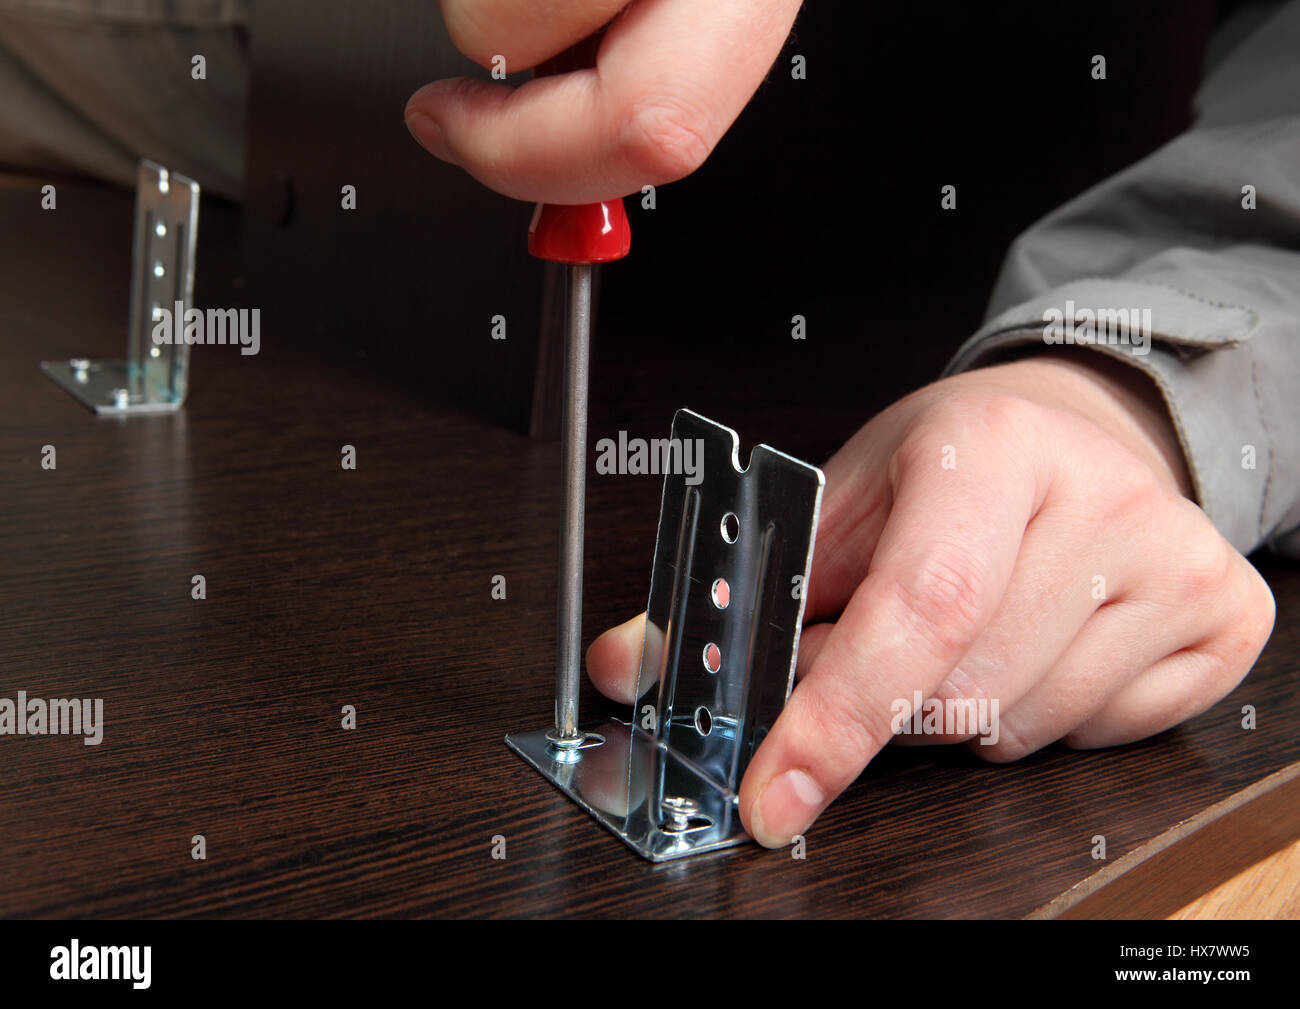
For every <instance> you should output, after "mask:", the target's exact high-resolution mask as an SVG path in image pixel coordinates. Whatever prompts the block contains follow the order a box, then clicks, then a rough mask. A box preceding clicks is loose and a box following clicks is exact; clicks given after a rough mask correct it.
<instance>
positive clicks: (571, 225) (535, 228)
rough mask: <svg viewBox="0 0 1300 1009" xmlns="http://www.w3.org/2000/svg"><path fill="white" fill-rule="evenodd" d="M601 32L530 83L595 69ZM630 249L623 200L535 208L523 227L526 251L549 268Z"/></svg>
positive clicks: (618, 255)
mask: <svg viewBox="0 0 1300 1009" xmlns="http://www.w3.org/2000/svg"><path fill="white" fill-rule="evenodd" d="M603 34H604V29H602V30H601V31H598V32H596V33H595V34H594V35H592V36H591V37H590V38H586V39H584V40H583V41H581V42H579V43H577V44H576V45H574V46H571V47H570V48H568V49H566V50H565V51H564V52H562V53H560V54H559V55H558V56H554V57H552V58H551V59H549V60H546V61H545V62H544V63H539V64H538V65H537V67H536V68H535V69H534V71H533V75H534V76H535V77H545V76H547V75H548V74H563V73H570V72H572V71H574V70H582V69H585V68H586V67H592V66H595V65H596V50H597V49H598V48H599V47H600V39H601V36H602V35H603ZM631 248H632V228H631V225H629V224H628V221H627V211H625V210H624V209H623V201H622V199H614V200H605V201H603V202H601V203H585V204H582V205H579V206H567V205H563V204H558V203H539V204H537V209H536V210H534V211H533V220H532V223H531V224H529V225H528V251H529V253H531V254H532V255H534V256H536V257H537V258H538V259H546V260H550V261H551V262H553V263H571V264H583V263H608V262H610V261H612V260H615V259H622V258H623V257H624V256H626V255H627V254H628V252H629V251H630V250H631Z"/></svg>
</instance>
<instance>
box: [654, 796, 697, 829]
mask: <svg viewBox="0 0 1300 1009" xmlns="http://www.w3.org/2000/svg"><path fill="white" fill-rule="evenodd" d="M659 805H660V808H661V809H662V810H663V813H664V816H665V817H667V822H666V823H665V824H664V826H663V830H664V833H666V834H681V833H683V832H685V831H687V830H689V829H690V826H691V818H692V817H695V816H699V813H700V804H699V803H698V802H696V801H695V800H694V799H688V798H686V797H685V796H681V795H670V796H667V797H666V798H665V799H664V801H663V802H661V803H660V804H659Z"/></svg>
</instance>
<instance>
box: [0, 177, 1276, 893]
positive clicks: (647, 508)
mask: <svg viewBox="0 0 1300 1009" xmlns="http://www.w3.org/2000/svg"><path fill="white" fill-rule="evenodd" d="M38 188H39V187H38V185H36V184H31V183H10V184H5V185H0V220H3V221H4V237H3V239H2V240H0V558H2V560H0V565H2V566H0V696H7V697H13V696H14V695H15V692H16V691H17V690H19V689H22V690H26V691H27V692H28V693H29V695H31V696H43V697H82V696H88V697H102V698H103V699H104V707H105V722H106V726H105V730H104V740H103V743H102V744H101V745H99V746H96V747H87V746H84V745H82V743H81V742H80V741H79V740H78V739H75V738H70V737H59V736H52V737H51V736H46V737H28V738H21V739H20V738H16V737H12V736H8V737H0V914H2V915H5V916H49V917H66V916H75V917H82V916H84V917H101V916H113V917H119V916H120V917H136V916H255V917H284V916H291V917H298V916H341V917H351V916H374V915H398V916H406V915H490V916H500V915H601V916H614V915H638V916H655V917H659V916H684V917H695V916H708V915H791V916H820V915H872V916H884V917H907V916H1021V915H1026V914H1029V913H1032V912H1034V911H1035V909H1038V908H1041V907H1044V906H1045V905H1048V904H1049V902H1051V901H1053V900H1055V899H1057V898H1059V897H1061V895H1062V894H1065V893H1066V892H1067V891H1069V890H1070V888H1072V887H1075V886H1076V885H1079V884H1082V883H1085V881H1087V880H1088V879H1089V877H1091V876H1093V874H1094V873H1097V872H1098V870H1100V869H1104V868H1105V867H1107V866H1110V865H1113V864H1115V863H1116V862H1117V861H1119V860H1120V859H1122V858H1123V857H1124V856H1126V855H1130V853H1133V852H1140V851H1141V850H1142V849H1143V847H1144V846H1147V845H1151V844H1159V843H1160V838H1161V837H1162V836H1165V835H1166V832H1168V831H1170V830H1171V829H1173V828H1175V827H1176V825H1178V824H1180V823H1183V822H1184V821H1186V820H1188V819H1189V818H1191V817H1195V816H1197V815H1198V814H1204V813H1205V811H1206V810H1207V809H1210V807H1212V806H1213V805H1214V804H1215V803H1220V802H1223V801H1225V800H1227V799H1229V798H1230V797H1232V796H1234V795H1236V794H1238V793H1240V792H1242V791H1243V790H1245V789H1248V788H1250V787H1252V786H1256V785H1257V783H1258V782H1260V781H1262V780H1264V779H1265V778H1267V777H1268V776H1269V775H1270V774H1274V773H1276V772H1279V771H1286V770H1287V769H1288V768H1291V767H1293V765H1295V763H1296V762H1297V760H1300V739H1298V738H1297V733H1296V731H1295V725H1296V724H1297V720H1298V719H1300V696H1298V691H1297V678H1296V676H1295V670H1296V666H1297V656H1300V627H1297V621H1296V613H1297V600H1298V599H1300V571H1297V569H1296V568H1295V566H1294V565H1289V564H1285V563H1283V562H1280V561H1275V560H1266V561H1264V562H1263V569H1264V571H1265V574H1266V575H1267V577H1268V579H1269V581H1270V583H1271V584H1272V586H1273V589H1274V592H1275V594H1276V596H1277V601H1278V621H1277V629H1276V631H1275V632H1274V637H1273V640H1272V642H1271V643H1270V644H1269V646H1268V648H1267V649H1266V651H1265V652H1264V655H1263V657H1262V658H1261V660H1260V662H1259V664H1258V665H1257V667H1256V669H1255V671H1254V672H1253V673H1252V674H1251V675H1250V677H1249V678H1248V679H1247V680H1246V682H1245V683H1244V684H1243V685H1242V686H1241V687H1240V688H1238V689H1237V690H1236V691H1235V692H1234V693H1233V694H1232V695H1231V696H1229V697H1228V698H1227V699H1225V700H1224V701H1223V702H1221V703H1220V704H1218V705H1216V706H1215V707H1214V708H1213V709H1212V710H1211V711H1210V712H1208V713H1207V714H1205V715H1203V716H1201V717H1199V718H1197V719H1194V720H1193V721H1191V722H1190V723H1188V724H1186V725H1184V726H1182V727H1180V728H1178V729H1176V730H1173V731H1171V732H1167V733H1165V734H1163V735H1161V736H1159V737H1157V738H1155V739H1151V740H1148V741H1145V742H1142V743H1138V744H1136V745H1132V746H1127V747H1123V748H1120V749H1115V750H1106V751H1100V752H1091V753H1074V752H1070V751H1068V750H1065V749H1063V748H1059V747H1052V748H1049V749H1047V750H1044V751H1042V752H1040V753H1038V754H1036V755H1034V756H1031V757H1029V758H1027V759H1025V760H1022V761H1020V762H1019V763H1017V764H1014V765H1010V766H992V765H987V764H984V763H981V762H980V761H979V760H978V759H976V758H975V757H974V756H972V755H971V754H969V753H968V752H967V751H966V750H965V749H964V748H960V747H955V748H924V749H912V748H909V749H897V750H895V749H892V748H891V749H890V750H889V751H887V752H886V753H885V754H883V755H882V756H881V757H880V758H878V759H877V760H876V761H874V762H873V764H872V765H871V766H870V768H868V770H867V771H866V772H865V773H864V774H863V776H862V777H861V778H860V780H859V781H858V782H857V783H856V784H854V785H853V786H852V787H851V788H850V789H849V790H848V791H847V792H846V793H845V795H844V796H842V797H841V799H840V800H839V801H838V802H836V803H835V804H834V806H833V807H832V808H831V809H830V810H829V811H828V812H827V813H826V814H825V815H824V816H823V817H822V819H821V820H820V821H819V822H818V824H817V825H816V827H815V829H814V830H813V831H812V832H811V833H810V836H809V840H808V850H807V858H806V860H803V861H796V860H792V859H791V858H790V857H789V854H788V853H787V852H768V851H763V850H760V849H758V848H757V847H755V846H748V847H745V848H741V849H737V850H732V851H729V852H724V853H720V854H716V855H711V856H703V857H700V858H696V859H690V860H686V861H681V862H676V863H669V864H665V865H662V866H651V865H650V864H648V863H645V862H642V861H641V860H640V859H639V858H637V857H636V856H635V855H633V854H632V853H631V852H629V851H628V850H626V849H625V848H623V846H622V845H620V844H619V843H618V842H617V841H616V840H614V839H613V838H612V837H611V836H610V835H608V834H606V833H605V832H604V831H603V830H602V829H601V828H599V827H598V826H597V825H596V824H595V823H594V822H593V821H591V820H590V819H589V818H588V817H587V816H586V815H585V814H582V813H580V812H579V811H578V810H577V809H576V807H574V806H572V805H571V804H570V803H569V802H568V801H567V800H566V799H564V798H563V797H562V796H561V795H560V794H559V793H558V792H556V791H555V790H554V789H552V787H551V786H550V785H548V784H547V783H545V782H544V781H543V780H542V779H541V778H540V777H538V776H537V775H536V774H535V773H534V772H533V771H532V770H531V769H529V768H528V767H526V766H525V765H524V764H523V763H522V762H521V761H520V760H519V759H518V758H517V757H516V756H515V755H514V754H512V753H511V752H509V751H508V750H507V749H506V747H505V745H504V743H503V741H502V737H503V735H504V734H505V732H506V731H508V730H512V729H517V728H525V727H533V726H541V725H543V724H545V723H546V721H547V719H548V718H549V716H550V711H551V703H552V693H551V691H552V671H553V668H554V667H553V661H554V660H553V647H554V633H555V631H554V601H555V559H556V550H557V541H558V527H559V515H560V512H559V508H560V494H559V490H560V488H559V481H558V478H557V474H558V472H559V463H560V460H559V446H558V445H557V444H555V443H540V442H536V441H530V440H529V439H528V438H527V437H526V436H525V435H524V434H522V433H518V432H516V431H514V430H510V429H507V428H506V427H504V426H501V425H498V424H494V423H492V422H491V421H489V420H487V419H484V418H483V417H482V416H479V415H478V414H476V413H474V412H472V411H467V410H464V409H462V408H455V407H452V406H448V405H446V404H444V403H441V402H440V401H439V400H438V399H437V398H436V397H434V396H432V395H430V396H423V395H420V394H419V392H418V390H412V389H411V386H410V383H409V381H408V382H393V381H389V380H388V377H387V376H385V375H384V374H383V373H382V372H367V371H362V370H358V369H357V367H356V365H354V364H331V363H329V362H327V361H322V360H315V359H313V358H312V357H311V356H310V355H304V354H297V353H287V352H281V351H280V347H281V342H280V341H279V339H278V336H277V333H276V332H275V331H274V330H272V331H269V332H268V331H267V330H266V329H264V330H263V334H262V340H263V347H264V353H263V354H262V355H259V356H257V357H251V358H249V357H240V356H239V355H238V354H237V353H236V352H234V351H233V350H231V349H229V348H218V347H213V348H197V349H196V351H195V354H194V361H193V374H192V392H191V397H190V401H189V403H188V405H187V406H186V407H185V409H184V411H183V412H182V413H180V414H178V415H176V416H172V417H166V418H153V419H132V420H126V421H122V420H112V419H98V418H95V417H93V416H92V415H91V414H90V413H89V412H88V411H86V410H85V409H84V408H83V407H81V406H80V405H79V404H78V403H76V402H75V401H74V400H73V399H71V398H70V397H69V396H67V395H66V394H65V393H64V392H62V391H61V390H59V389H58V388H56V387H55V386H54V385H53V384H52V383H51V382H49V381H48V380H46V379H45V378H44V377H43V376H42V375H41V374H40V373H39V372H38V370H37V362H38V361H39V360H40V359H42V358H66V357H69V356H77V355H92V356H95V355H98V356H113V355H116V354H119V353H120V347H121V346H122V345H123V344H124V339H125V337H124V328H125V320H126V292H127V284H126V278H127V275H128V272H127V271H128V261H129V249H130V244H129V239H130V197H129V194H121V193H115V192H111V191H108V190H99V189H76V188H73V187H68V188H66V189H64V188H61V189H60V203H59V207H60V209H59V210H58V211H57V212H56V213H54V214H48V213H46V214H43V213H42V211H40V210H39V207H38V196H37V191H38ZM210 209H211V208H205V215H206V216H205V218H204V222H203V225H202V227H201V231H200V234H201V239H200V268H199V277H200V293H201V294H204V293H205V292H206V297H207V302H208V303H209V304H222V303H225V302H224V301H223V300H222V299H224V298H226V297H227V296H234V295H233V294H232V292H237V291H238V290H239V289H240V287H241V285H242V280H241V277H240V270H241V266H240V262H239V257H238V254H237V251H236V250H237V249H238V247H239V242H238V233H237V229H236V227H235V225H236V224H237V220H236V218H235V217H234V216H233V214H231V213H230V212H229V211H228V210H225V211H223V210H221V208H217V210H216V211H213V212H211V213H209V210H210ZM321 296H322V297H326V296H328V292H321ZM956 335H959V334H956ZM950 336H951V337H952V338H955V335H952V334H950ZM837 353H838V352H837ZM782 355H783V356H782ZM798 355H805V356H803V357H799V356H798ZM868 361H869V357H868V356H867V355H866V354H865V353H864V355H863V356H862V357H861V358H860V359H858V360H848V359H840V358H836V359H833V360H828V359H826V358H825V357H824V356H823V357H818V356H817V351H816V349H815V348H814V349H813V350H811V351H810V350H809V348H808V347H806V346H803V345H800V344H797V343H794V342H793V341H789V340H788V339H787V340H785V341H784V342H783V343H778V342H776V341H772V342H769V343H763V342H762V341H761V340H758V341H756V343H755V346H754V348H753V353H752V355H749V354H737V353H736V352H735V349H734V346H730V347H722V348H721V349H719V348H716V347H713V346H711V344H710V342H709V341H708V340H706V339H703V338H702V339H701V342H700V346H699V349H698V353H696V354H695V355H694V356H692V357H690V358H688V359H686V360H682V359H681V358H680V357H679V356H678V357H667V356H663V355H661V354H659V353H658V352H657V350H656V348H655V346H654V345H653V342H651V341H646V340H644V339H642V340H635V339H632V338H631V337H629V336H627V335H626V334H608V333H602V334H601V337H600V339H599V341H598V349H597V354H596V362H595V368H594V381H593V401H592V410H593V420H592V432H591V436H592V439H593V441H594V439H596V438H599V437H602V436H605V435H612V434H613V433H615V432H616V431H617V430H618V429H620V428H624V429H627V430H628V431H629V432H630V433H631V434H632V435H634V436H635V435H642V436H658V435H661V434H666V432H667V429H668V425H669V423H670V420H671V414H672V410H673V409H675V408H676V407H677V406H681V405H689V406H692V407H694V408H695V409H698V410H700V411H701V412H704V413H706V414H710V415H713V416H716V417H717V418H718V419H720V420H722V421H724V422H726V423H729V424H731V425H732V426H735V427H737V428H738V429H740V431H741V432H742V436H743V437H744V438H745V440H746V441H747V442H752V441H757V440H768V441H771V442H773V443H774V444H776V445H777V447H779V448H782V449H785V450H787V451H791V452H793V453H796V454H800V455H803V456H805V457H807V458H810V459H812V460H814V461H820V460H822V459H824V458H825V456H826V455H827V454H828V453H829V452H830V451H832V450H833V449H834V447H835V446H836V444H837V443H838V442H839V441H840V440H842V439H843V438H844V437H845V436H846V435H847V434H848V433H850V432H851V431H852V430H853V429H854V428H855V427H856V426H858V425H859V424H861V423H862V422H863V421H865V420H866V418H867V417H868V416H869V415H870V413H871V412H872V411H873V410H875V409H877V408H878V407H879V406H881V405H882V404H883V402H884V401H885V399H886V397H887V396H889V395H893V394H894V393H895V391H896V390H893V389H891V388H890V387H889V385H888V382H887V380H886V378H885V377H883V376H877V375H874V374H872V373H871V372H870V371H869V367H868V365H867V364H866V363H864V362H868ZM47 444H52V445H54V446H56V448H57V453H58V455H57V459H58V468H57V470H54V471H47V470H43V469H42V468H41V466H40V456H41V448H42V446H43V445H47ZM345 444H352V445H355V446H356V449H357V458H358V466H357V469H356V471H355V472H349V471H344V470H342V469H341V468H340V464H339V463H340V449H341V447H342V446H343V445H345ZM658 496H659V487H658V483H657V481H656V480H655V478H653V477H598V476H595V475H594V473H593V475H592V477H591V482H590V494H589V504H588V543H587V546H588V551H587V566H586V578H587V597H586V600H585V635H584V637H585V640H587V641H590V639H591V638H592V637H593V636H594V634H595V633H596V632H597V631H598V630H599V629H601V628H604V627H606V626H608V625H609V624H611V623H613V622H615V621H619V620H622V619H624V618H626V617H627V616H629V615H631V614H633V613H635V612H637V611H638V610H639V609H640V608H641V607H643V606H644V601H645V594H646V591H647V589H648V584H649V567H650V561H651V557H652V553H653V548H654V532H655V522H656V517H657V510H658ZM194 574H203V575H204V576H205V577H206V579H207V599H206V600H203V601H195V600H192V599H191V598H190V579H191V576H192V575H194ZM495 574H502V575H504V576H505V577H506V578H507V585H508V598H507V599H506V600H504V601H495V600H493V599H492V598H491V579H492V576H493V575H495ZM584 690H585V692H584V695H583V702H582V703H583V711H584V714H585V716H588V717H594V716H596V715H599V714H601V713H603V712H606V711H615V710H616V709H614V708H612V707H611V706H609V705H607V704H606V703H605V702H603V701H602V700H601V699H600V698H599V697H598V696H597V695H596V694H595V693H594V692H593V691H591V690H590V688H584ZM1247 703H1249V704H1253V705H1255V706H1256V708H1257V710H1258V720H1259V722H1258V724H1259V727H1258V728H1257V729H1256V730H1254V731H1253V732H1247V731H1244V730H1243V729H1242V728H1241V727H1240V714H1239V711H1240V708H1241V706H1242V705H1243V704H1247ZM345 704H351V705H355V707H356V709H357V723H358V727H357V729H356V730H355V731H344V730H342V729H341V728H340V718H341V715H340V709H341V707H342V706H343V705H345ZM199 833H201V834H203V835H205V837H206V839H207V855H208V857H207V859H206V861H202V862H199V861H195V860H193V859H192V858H191V857H190V839H191V837H192V835H194V834H199ZM497 834H500V835H504V836H505V837H506V839H507V855H508V857H507V858H506V859H505V860H503V861H501V860H493V859H492V858H491V857H490V852H491V839H492V837H493V835H497ZM1095 834H1104V835H1105V836H1106V838H1107V845H1108V860H1107V862H1105V863H1099V862H1096V861H1094V860H1093V859H1092V858H1091V857H1090V853H1091V849H1092V840H1091V839H1092V837H1093V835H1095ZM1192 836H1193V838H1194V836H1195V835H1194V833H1193V835H1192ZM1282 840H1284V839H1280V840H1279V842H1278V843H1282ZM1179 865H1180V869H1179V871H1180V872H1182V873H1184V874H1188V875H1191V876H1198V875H1199V876H1200V877H1203V878H1204V881H1205V888H1208V886H1209V885H1211V884H1212V883H1213V882H1214V881H1215V878H1216V877H1217V876H1222V874H1223V873H1224V872H1225V871H1227V869H1228V867H1229V866H1228V864H1227V863H1226V862H1224V861H1221V860H1219V859H1218V858H1217V857H1216V856H1215V854H1214V849H1212V848H1207V849H1206V851H1205V852H1204V853H1203V854H1202V855H1201V856H1200V857H1191V858H1190V859H1189V858H1183V859H1182V861H1181V862H1180V863H1179Z"/></svg>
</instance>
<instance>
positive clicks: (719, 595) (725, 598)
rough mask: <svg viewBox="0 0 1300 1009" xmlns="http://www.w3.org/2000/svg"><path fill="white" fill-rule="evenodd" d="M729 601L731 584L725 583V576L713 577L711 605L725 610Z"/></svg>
mask: <svg viewBox="0 0 1300 1009" xmlns="http://www.w3.org/2000/svg"><path fill="white" fill-rule="evenodd" d="M730 603H731V586H730V585H728V584H727V579H725V578H715V579H714V580H713V605H714V606H716V607H717V608H718V609H720V610H725V609H726V608H727V606H728V605H730Z"/></svg>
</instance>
